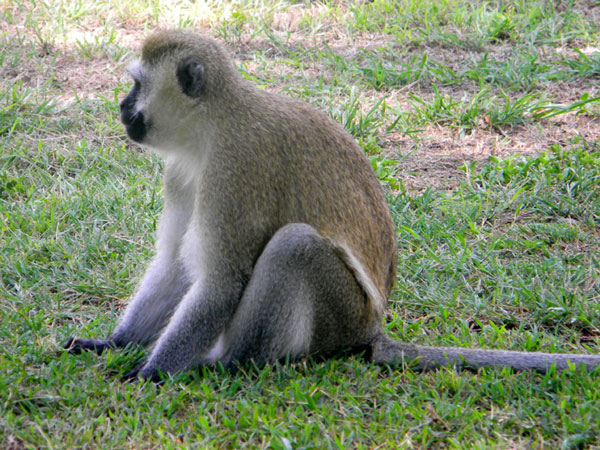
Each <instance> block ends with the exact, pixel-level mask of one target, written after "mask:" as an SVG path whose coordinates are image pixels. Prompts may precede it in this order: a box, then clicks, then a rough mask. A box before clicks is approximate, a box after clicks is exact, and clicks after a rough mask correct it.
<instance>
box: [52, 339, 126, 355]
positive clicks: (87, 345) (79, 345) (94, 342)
mask: <svg viewBox="0 0 600 450" xmlns="http://www.w3.org/2000/svg"><path fill="white" fill-rule="evenodd" d="M63 348H64V349H65V350H68V351H69V353H75V354H79V353H81V352H82V351H93V352H96V353H97V354H98V355H101V354H102V352H103V351H104V350H105V349H107V348H115V344H114V342H113V341H111V340H109V339H79V338H76V337H72V336H71V337H70V338H69V339H68V340H67V342H66V343H65V345H63Z"/></svg>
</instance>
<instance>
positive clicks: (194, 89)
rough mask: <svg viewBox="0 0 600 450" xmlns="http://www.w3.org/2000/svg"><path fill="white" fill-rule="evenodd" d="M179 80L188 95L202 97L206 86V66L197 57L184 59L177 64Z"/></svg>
mask: <svg viewBox="0 0 600 450" xmlns="http://www.w3.org/2000/svg"><path fill="white" fill-rule="evenodd" d="M177 81H179V86H181V90H182V91H183V93H184V94H185V95H187V96H188V97H195V98H197V97H200V95H201V94H202V90H203V89H202V88H203V87H204V66H203V65H202V63H201V62H200V61H198V60H197V59H196V58H193V57H190V58H186V59H184V60H182V61H181V62H180V63H179V65H178V66H177Z"/></svg>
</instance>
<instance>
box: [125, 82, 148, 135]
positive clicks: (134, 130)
mask: <svg viewBox="0 0 600 450" xmlns="http://www.w3.org/2000/svg"><path fill="white" fill-rule="evenodd" d="M139 94H140V82H139V81H137V80H135V84H134V85H133V89H131V92H130V93H129V94H127V97H125V98H124V99H123V101H122V102H121V104H120V105H119V106H120V107H121V122H123V125H125V129H126V130H127V135H128V136H129V137H130V138H131V139H132V140H134V141H136V142H142V141H143V140H144V138H145V137H146V134H147V133H148V126H147V124H146V122H145V120H144V115H143V114H142V113H141V112H135V104H136V102H137V98H138V95H139Z"/></svg>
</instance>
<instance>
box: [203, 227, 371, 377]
mask: <svg viewBox="0 0 600 450" xmlns="http://www.w3.org/2000/svg"><path fill="white" fill-rule="evenodd" d="M334 250H335V249H334V247H333V245H332V244H331V242H329V241H328V240H327V239H325V238H323V237H321V236H320V235H319V234H318V233H317V232H316V231H315V230H314V229H313V228H312V227H310V226H308V225H305V224H291V225H286V226H285V227H283V228H281V229H280V230H279V231H278V232H277V233H276V234H275V235H274V236H273V238H272V239H271V240H270V241H269V243H268V244H267V246H266V247H265V249H264V251H263V253H262V254H261V256H260V258H259V259H258V261H257V263H256V265H255V268H254V271H253V273H252V276H251V279H250V281H249V283H248V286H247V288H246V290H245V292H244V294H243V296H242V299H241V301H240V304H239V306H238V309H237V310H236V313H235V314H234V317H233V319H232V321H231V323H230V324H229V325H228V327H227V329H226V331H225V332H224V333H223V334H222V335H221V336H220V337H219V339H218V340H217V342H216V343H215V344H214V346H213V348H212V350H211V351H210V352H209V354H208V355H207V358H206V359H207V362H216V361H221V362H223V363H224V364H225V365H230V364H231V363H241V362H244V361H247V360H253V361H255V362H257V363H266V362H274V361H277V360H280V359H282V358H286V357H290V358H296V357H300V356H305V355H316V354H323V355H327V354H332V353H335V352H337V351H339V350H341V349H343V348H349V347H358V346H360V345H363V344H365V343H367V342H368V341H369V340H370V339H371V338H372V337H373V336H374V335H375V334H376V332H377V330H378V327H379V321H378V319H377V318H375V317H373V316H374V315H373V312H372V308H371V307H370V305H369V304H368V303H367V301H366V297H365V294H364V292H363V290H362V289H361V288H360V287H359V285H358V283H357V282H356V279H355V277H354V275H353V274H352V272H351V271H350V270H349V269H348V267H347V266H346V265H345V264H344V262H343V261H342V260H341V259H340V257H339V256H338V255H337V254H336V252H335V251H334Z"/></svg>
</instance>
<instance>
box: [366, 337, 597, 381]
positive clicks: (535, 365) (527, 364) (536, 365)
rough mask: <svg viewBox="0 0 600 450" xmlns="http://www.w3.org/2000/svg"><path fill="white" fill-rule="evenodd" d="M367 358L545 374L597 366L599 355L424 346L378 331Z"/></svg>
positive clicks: (422, 366)
mask: <svg viewBox="0 0 600 450" xmlns="http://www.w3.org/2000/svg"><path fill="white" fill-rule="evenodd" d="M368 356H370V359H371V360H372V361H373V362H375V363H384V364H385V363H392V364H394V363H395V364H403V363H407V364H408V365H412V366H414V367H415V368H416V369H418V370H431V369H436V368H439V367H455V368H458V369H472V370H476V369H479V368H480V367H512V368H513V369H514V370H537V371H539V372H542V373H545V372H546V371H547V370H548V369H550V367H552V366H553V365H554V366H555V367H556V369H557V370H565V369H567V368H568V367H569V366H570V365H575V366H577V367H580V366H585V367H587V368H588V369H593V368H594V367H598V366H600V356H595V355H580V354H558V353H537V352H517V351H506V350H482V349H470V348H451V347H426V346H421V345H414V344H409V343H405V342H401V341H397V340H395V339H392V338H390V337H389V336H386V335H384V334H380V335H379V336H377V338H375V340H374V341H373V342H372V344H371V353H370V355H368Z"/></svg>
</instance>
